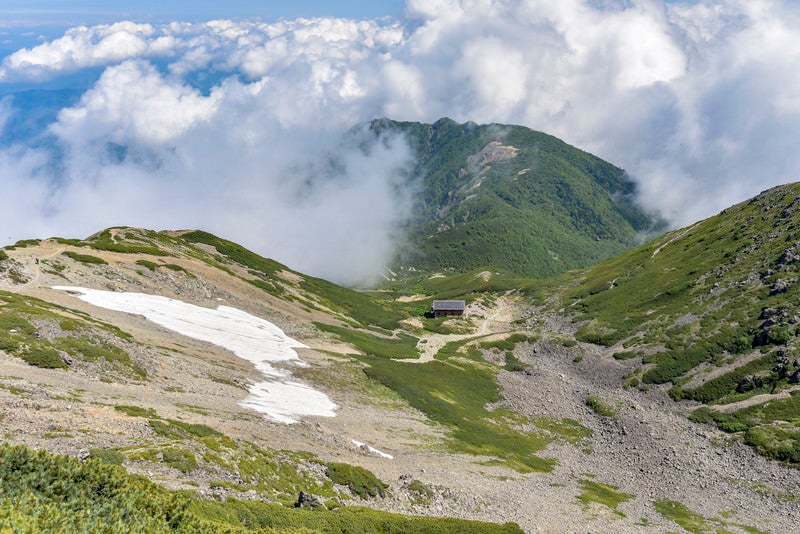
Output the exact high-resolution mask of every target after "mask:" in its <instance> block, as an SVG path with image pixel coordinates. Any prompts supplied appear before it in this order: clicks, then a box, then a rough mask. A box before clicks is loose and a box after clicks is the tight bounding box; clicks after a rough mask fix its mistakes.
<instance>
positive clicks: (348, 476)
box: [325, 462, 387, 499]
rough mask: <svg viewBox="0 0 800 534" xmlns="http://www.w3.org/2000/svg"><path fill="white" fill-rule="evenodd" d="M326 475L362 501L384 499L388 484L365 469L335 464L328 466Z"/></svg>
mask: <svg viewBox="0 0 800 534" xmlns="http://www.w3.org/2000/svg"><path fill="white" fill-rule="evenodd" d="M325 474H326V475H327V476H328V478H330V479H331V481H332V482H333V483H335V484H340V485H342V486H347V487H348V488H350V491H352V492H353V493H354V494H356V495H358V496H359V497H361V498H362V499H368V498H370V497H383V495H384V492H385V491H386V488H387V486H386V484H384V483H383V482H381V481H380V480H379V479H378V477H376V476H375V475H373V474H372V473H371V472H370V471H367V470H366V469H364V468H363V467H358V466H353V465H349V464H340V463H335V462H334V463H330V464H328V469H327V470H326V472H325Z"/></svg>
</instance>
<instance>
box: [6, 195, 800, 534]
mask: <svg viewBox="0 0 800 534" xmlns="http://www.w3.org/2000/svg"><path fill="white" fill-rule="evenodd" d="M796 198H800V185H797V184H793V185H789V186H785V187H783V188H778V189H775V190H771V191H768V192H765V193H764V194H763V195H761V196H759V197H757V198H755V199H753V200H752V201H749V202H746V203H744V204H742V205H739V206H735V207H732V208H730V209H729V210H726V212H725V213H723V214H720V215H719V216H717V217H713V218H711V219H709V220H707V221H702V222H700V223H698V224H696V225H693V226H691V227H689V228H686V229H683V230H678V231H675V232H670V233H668V234H665V235H664V236H661V237H659V238H657V239H656V240H655V241H652V242H650V243H648V244H646V245H643V246H641V247H639V248H636V249H633V250H631V251H629V252H626V253H624V254H622V255H620V256H617V257H614V258H612V259H609V260H606V261H605V262H603V263H600V264H598V265H596V266H594V267H588V268H583V269H581V270H574V271H570V272H567V273H564V274H562V275H559V276H558V277H556V278H550V279H546V280H532V279H526V278H522V277H519V276H518V275H516V274H514V273H513V272H512V273H509V272H507V271H505V270H503V269H497V270H495V269H488V270H487V269H482V268H479V269H476V270H473V271H467V272H462V273H448V275H442V274H440V273H432V274H429V275H427V276H422V277H420V278H419V279H418V281H415V282H414V284H413V285H412V287H409V288H405V289H397V288H395V289H387V288H382V289H380V290H376V291H370V292H357V291H353V290H351V289H347V288H343V287H339V286H336V285H334V284H331V283H329V282H326V281H324V280H321V279H317V278H313V277H310V276H307V275H305V274H303V273H300V272H297V271H294V270H292V269H291V268H290V267H288V266H285V265H281V264H279V263H277V262H274V261H272V260H269V259H267V258H263V257H261V256H258V255H257V254H254V253H253V252H251V251H249V250H247V249H245V248H243V247H241V246H239V245H237V244H236V243H233V242H231V241H228V240H225V239H223V238H220V237H217V236H214V235H211V234H208V233H206V232H202V231H196V230H184V231H164V232H155V231H151V230H144V229H135V228H110V229H107V230H104V231H102V232H99V233H97V234H95V235H94V236H91V237H89V238H87V239H85V240H75V239H61V238H49V239H43V240H38V239H37V240H27V241H21V242H19V243H17V244H16V245H14V246H12V247H6V248H5V249H3V250H2V252H0V366H2V369H3V373H2V376H0V410H1V411H0V417H1V418H2V425H3V429H4V431H5V434H4V440H5V442H6V443H4V444H2V445H0V500H1V501H2V504H3V505H2V506H0V510H2V512H0V525H3V526H4V527H5V526H8V527H9V528H11V529H12V530H26V529H27V530H32V531H48V530H58V529H59V528H61V529H67V530H71V531H81V530H83V531H90V530H91V529H92V528H93V527H94V526H97V525H100V524H112V523H113V524H115V525H119V528H120V529H121V530H138V531H148V532H150V531H152V532H159V531H167V530H184V531H193V532H194V531H200V532H202V531H209V532H213V531H230V532H247V531H268V532H269V531H277V532H292V531H297V530H300V529H303V528H305V529H308V530H311V531H318V532H329V531H348V532H374V531H383V532H519V531H520V530H521V531H525V532H536V531H547V532H562V531H566V532H587V531H590V532H591V531H594V532H633V531H641V530H645V529H646V530H654V531H657V532H666V531H676V530H678V529H679V528H683V529H685V530H687V531H690V532H705V531H725V532H775V533H777V532H789V531H792V530H793V529H794V528H795V525H796V513H797V502H798V499H800V480H798V478H797V476H796V469H795V467H793V466H796V465H797V461H796V459H795V457H794V456H793V451H794V447H795V445H794V444H795V443H796V441H794V440H796V434H795V433H796V430H795V427H796V423H797V413H798V411H797V410H796V407H795V405H794V401H795V399H797V398H798V397H797V395H796V394H795V393H794V392H795V391H796V389H795V388H796V385H795V384H794V383H793V382H792V381H793V378H792V377H793V376H794V375H795V370H796V368H797V364H796V362H795V361H794V360H795V359H796V357H795V356H794V352H795V350H796V349H795V347H796V336H795V332H794V328H796V321H795V319H794V315H795V311H796V306H797V302H798V301H799V299H798V298H797V295H795V290H796V279H797V278H800V277H798V276H797V275H796V273H795V265H796V261H797V259H796V254H795V252H794V249H793V247H794V246H795V243H796V242H797V228H800V226H798V224H797V223H798V221H797V220H796V215H795V207H796V204H795V202H796V201H795V199H796ZM397 287H401V286H400V285H398V286H397ZM434 298H448V299H456V298H463V299H464V300H465V301H466V304H467V312H468V313H467V315H466V316H465V317H456V318H436V319H434V318H430V317H426V312H427V311H428V310H429V309H430V305H431V302H432V300H433V299H434ZM779 366H780V367H779ZM737 376H741V378H736V377H737ZM731 388H733V389H734V390H738V389H742V391H741V392H740V391H736V392H731ZM703 403H707V404H706V405H704V404H703ZM31 449H39V450H38V451H35V452H34V451H32V450H31ZM64 455H66V456H64ZM776 460H777V461H776ZM301 492H302V493H301ZM296 505H297V506H296ZM398 514H405V515H398ZM420 516H423V517H420ZM455 518H458V519H455ZM465 521H470V522H465ZM64 525H66V526H64ZM259 529H262V530H259ZM269 529H272V530H269Z"/></svg>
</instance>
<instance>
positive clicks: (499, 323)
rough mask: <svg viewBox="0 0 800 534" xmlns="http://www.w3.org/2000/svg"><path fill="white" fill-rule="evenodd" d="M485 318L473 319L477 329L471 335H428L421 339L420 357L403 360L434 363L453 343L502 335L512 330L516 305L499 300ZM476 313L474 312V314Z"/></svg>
mask: <svg viewBox="0 0 800 534" xmlns="http://www.w3.org/2000/svg"><path fill="white" fill-rule="evenodd" d="M488 312H489V314H488V315H486V316H484V317H475V318H473V323H474V324H476V326H477V329H476V331H475V332H474V333H471V334H427V335H424V336H422V337H421V338H420V340H419V342H418V343H417V349H418V350H419V352H420V357H419V358H418V359H416V360H403V361H405V362H409V363H426V362H430V361H433V359H434V358H435V357H436V354H437V353H438V352H439V351H440V350H441V349H442V347H444V346H445V345H446V344H448V343H450V342H452V341H463V340H465V339H477V338H479V337H484V336H487V335H490V334H501V333H506V332H509V331H510V330H511V328H510V325H509V323H510V322H511V321H512V320H513V319H514V305H513V304H512V302H511V301H510V300H509V299H508V298H507V297H501V298H499V299H497V302H496V304H495V305H494V306H493V307H492V308H490V309H489V310H488ZM474 313H475V312H473V314H474Z"/></svg>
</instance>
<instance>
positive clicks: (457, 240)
mask: <svg viewBox="0 0 800 534" xmlns="http://www.w3.org/2000/svg"><path fill="white" fill-rule="evenodd" d="M370 129H371V130H372V131H373V132H375V133H376V134H378V135H381V134H386V133H388V132H400V133H402V134H404V135H405V136H406V137H407V139H408V141H409V144H410V145H411V148H412V151H413V152H414V154H415V156H416V162H417V163H416V167H415V168H414V170H413V174H414V175H415V176H417V177H422V181H421V184H420V187H421V191H420V193H419V195H418V197H417V204H416V208H415V212H414V219H413V221H412V222H411V223H410V224H409V225H408V227H407V228H406V229H405V230H406V232H407V237H408V246H407V247H405V249H404V250H402V251H401V252H400V253H399V255H398V257H397V260H396V263H395V266H394V267H396V268H398V269H402V268H403V267H413V268H415V269H419V270H423V271H428V272H430V271H440V270H456V271H459V272H464V271H468V270H471V269H475V268H478V267H484V266H491V267H497V268H502V269H505V270H508V271H510V272H513V273H515V274H517V275H521V276H529V277H537V278H538V277H544V276H550V275H554V274H557V273H560V272H563V271H565V270H567V269H571V268H576V267H581V266H587V265H591V264H593V263H596V262H598V261H600V260H602V259H604V258H607V257H609V256H612V255H615V254H619V253H621V252H623V251H625V250H627V249H629V248H630V247H631V246H634V245H635V244H636V243H637V240H639V241H638V242H641V241H640V239H641V235H642V233H644V232H647V231H650V230H652V229H653V228H654V226H656V225H657V221H655V220H654V219H653V217H651V216H649V215H648V214H646V213H644V212H643V211H642V210H641V209H640V208H638V207H637V206H636V205H635V203H634V200H633V196H634V193H635V188H634V184H633V182H632V181H631V180H630V179H629V178H628V176H627V175H626V174H625V172H624V171H623V170H622V169H619V168H617V167H615V166H613V165H611V164H609V163H606V162H604V161H602V160H601V159H599V158H597V157H595V156H592V155H591V154H588V153H586V152H583V151H581V150H579V149H577V148H575V147H572V146H570V145H568V144H566V143H564V142H563V141H560V140H558V139H556V138H555V137H552V136H550V135H546V134H544V133H540V132H535V131H533V130H530V129H528V128H525V127H522V126H505V125H498V124H489V125H476V124H474V123H465V124H457V123H456V122H454V121H452V120H450V119H441V120H439V121H437V122H435V123H434V124H421V123H413V122H394V121H391V120H388V119H380V120H376V121H373V122H372V123H371V124H370Z"/></svg>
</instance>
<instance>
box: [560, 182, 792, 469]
mask: <svg viewBox="0 0 800 534" xmlns="http://www.w3.org/2000/svg"><path fill="white" fill-rule="evenodd" d="M799 243H800V184H796V183H795V184H789V185H785V186H780V187H776V188H773V189H770V190H768V191H765V192H763V193H761V194H760V195H758V196H757V197H755V198H753V199H751V200H749V201H747V202H743V203H741V204H738V205H736V206H733V207H731V208H729V209H726V210H725V211H723V212H722V213H720V214H719V215H717V216H715V217H711V218H709V219H707V220H704V221H701V222H698V223H696V224H694V225H692V226H690V227H688V228H684V229H681V230H677V231H674V232H670V233H667V234H665V235H664V236H662V237H660V238H658V239H656V240H655V241H652V242H650V243H648V244H647V245H644V246H641V247H639V248H637V249H634V250H632V251H630V252H627V253H625V254H622V255H620V256H617V257H615V258H613V259H611V260H608V261H606V262H603V263H601V264H600V265H597V266H595V267H592V268H590V269H588V270H586V271H583V272H580V273H577V274H570V275H567V276H566V277H565V278H562V279H560V280H559V281H558V282H557V284H558V285H559V287H560V288H561V291H562V293H560V300H559V302H558V304H556V307H558V308H560V309H561V310H562V312H563V313H567V314H568V315H569V316H571V317H572V320H573V321H574V322H575V324H576V325H580V328H579V329H578V330H577V332H576V333H575V338H576V339H578V340H580V341H587V342H592V343H599V344H601V345H605V346H609V347H612V349H611V350H613V351H614V357H615V358H617V359H618V360H631V361H633V362H638V363H637V365H636V367H635V368H634V369H632V370H631V372H630V374H629V375H628V376H627V377H626V379H625V380H626V383H627V384H628V385H631V386H634V387H638V388H641V389H648V388H650V387H652V386H654V385H658V384H671V385H672V387H671V389H670V390H669V394H670V396H671V397H672V398H673V399H675V400H681V399H691V400H694V401H698V402H701V403H704V404H706V405H707V406H704V407H701V408H698V409H696V410H694V411H693V413H692V415H691V417H692V418H693V419H694V420H696V421H702V422H713V423H714V424H716V426H717V427H718V428H720V429H721V430H723V431H725V432H728V433H730V434H732V435H740V436H741V437H742V439H743V440H744V442H745V443H748V444H751V445H753V446H754V447H755V448H756V449H757V450H758V452H760V453H761V454H764V455H766V456H768V457H770V458H774V459H776V460H782V461H787V462H791V463H793V464H795V465H797V464H800V361H798V347H799V346H800V344H799V343H798V339H797V334H798V322H800V310H799V309H798V304H797V303H798V302H800V286H799V285H798V284H797V281H798V278H800V277H799V276H798V274H799V273H800V251H798V246H799V245H798V244H799ZM565 287H566V288H567V289H564V288H565Z"/></svg>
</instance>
